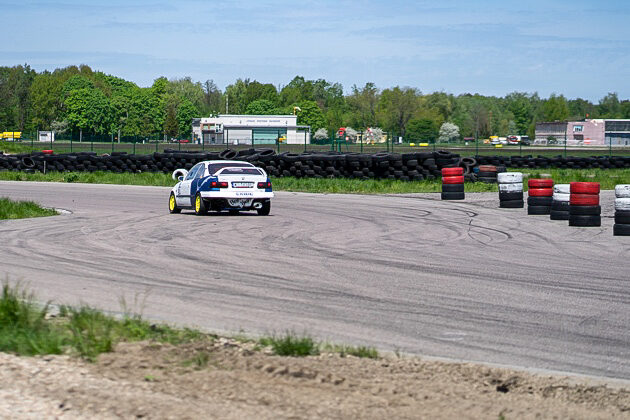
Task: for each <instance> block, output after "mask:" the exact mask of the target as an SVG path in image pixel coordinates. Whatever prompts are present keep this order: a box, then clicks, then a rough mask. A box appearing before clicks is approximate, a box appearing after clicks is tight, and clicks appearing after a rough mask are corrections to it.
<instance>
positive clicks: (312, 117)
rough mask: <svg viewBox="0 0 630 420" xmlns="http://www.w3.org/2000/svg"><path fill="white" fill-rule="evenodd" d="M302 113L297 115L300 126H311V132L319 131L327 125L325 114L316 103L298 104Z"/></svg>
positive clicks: (302, 102)
mask: <svg viewBox="0 0 630 420" xmlns="http://www.w3.org/2000/svg"><path fill="white" fill-rule="evenodd" d="M297 106H299V107H300V109H301V111H298V113H297V117H298V118H297V123H298V124H299V125H309V126H311V131H317V130H318V129H319V128H322V127H324V126H325V125H326V120H325V119H324V114H323V113H322V110H321V109H320V108H319V106H317V103H316V102H315V101H301V102H299V103H298V104H297Z"/></svg>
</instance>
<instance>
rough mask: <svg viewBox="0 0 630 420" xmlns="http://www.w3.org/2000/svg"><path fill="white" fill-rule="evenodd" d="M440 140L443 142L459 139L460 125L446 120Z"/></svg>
mask: <svg viewBox="0 0 630 420" xmlns="http://www.w3.org/2000/svg"><path fill="white" fill-rule="evenodd" d="M439 140H440V141H441V142H450V141H454V140H459V127H458V126H456V125H455V124H453V123H450V122H445V123H444V124H442V126H441V127H440V134H439Z"/></svg>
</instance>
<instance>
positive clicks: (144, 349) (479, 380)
mask: <svg viewBox="0 0 630 420" xmlns="http://www.w3.org/2000/svg"><path fill="white" fill-rule="evenodd" d="M254 346H255V344H254V343H242V342H239V341H235V340H231V339H225V338H219V339H217V340H215V341H213V342H202V343H194V344H186V345H181V346H172V345H164V344H157V343H151V342H138V343H122V344H119V345H118V346H117V348H116V351H115V352H113V353H107V354H103V355H101V356H100V357H99V359H98V360H97V362H96V363H88V362H85V361H82V360H80V359H76V358H71V357H68V356H45V357H36V358H26V357H17V356H13V355H9V354H5V353H0V417H2V418H60V419H73V418H98V419H107V418H132V417H136V418H155V419H168V418H177V419H181V418H190V419H193V418H207V417H208V416H210V417H213V418H226V419H232V418H233V419H237V418H238V419H240V418H261V419H267V418H269V419H271V418H293V419H301V418H431V419H437V418H489V419H492V418H494V419H498V418H505V419H514V418H519V419H530V418H531V419H534V418H536V419H538V418H572V419H611V418H620V419H621V418H630V391H629V390H628V389H623V388H618V387H607V386H605V385H594V384H591V383H576V378H569V377H561V376H543V375H532V374H528V373H524V372H519V371H513V370H509V369H501V368H493V367H487V366H481V365H475V364H470V363H446V362H440V361H429V360H423V359H421V358H416V357H394V356H391V357H385V358H381V359H376V360H372V359H359V358H356V357H351V356H348V357H341V356H340V355H338V354H328V353H324V354H321V355H319V356H313V357H307V358H293V357H279V356H273V355H271V354H270V352H269V351H266V350H264V349H263V350H262V351H256V350H255V349H254ZM578 382H579V380H578Z"/></svg>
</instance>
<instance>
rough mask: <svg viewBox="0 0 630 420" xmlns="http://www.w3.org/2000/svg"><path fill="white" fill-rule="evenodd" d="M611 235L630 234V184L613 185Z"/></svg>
mask: <svg viewBox="0 0 630 420" xmlns="http://www.w3.org/2000/svg"><path fill="white" fill-rule="evenodd" d="M613 235H615V236H630V184H620V185H617V186H616V187H615V224H614V226H613Z"/></svg>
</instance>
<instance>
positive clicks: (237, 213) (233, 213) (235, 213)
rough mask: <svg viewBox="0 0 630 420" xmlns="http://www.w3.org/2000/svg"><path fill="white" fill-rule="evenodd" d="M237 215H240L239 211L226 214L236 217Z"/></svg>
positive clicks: (229, 211)
mask: <svg viewBox="0 0 630 420" xmlns="http://www.w3.org/2000/svg"><path fill="white" fill-rule="evenodd" d="M239 213H240V211H239V210H228V214H229V215H230V216H238V215H239Z"/></svg>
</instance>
